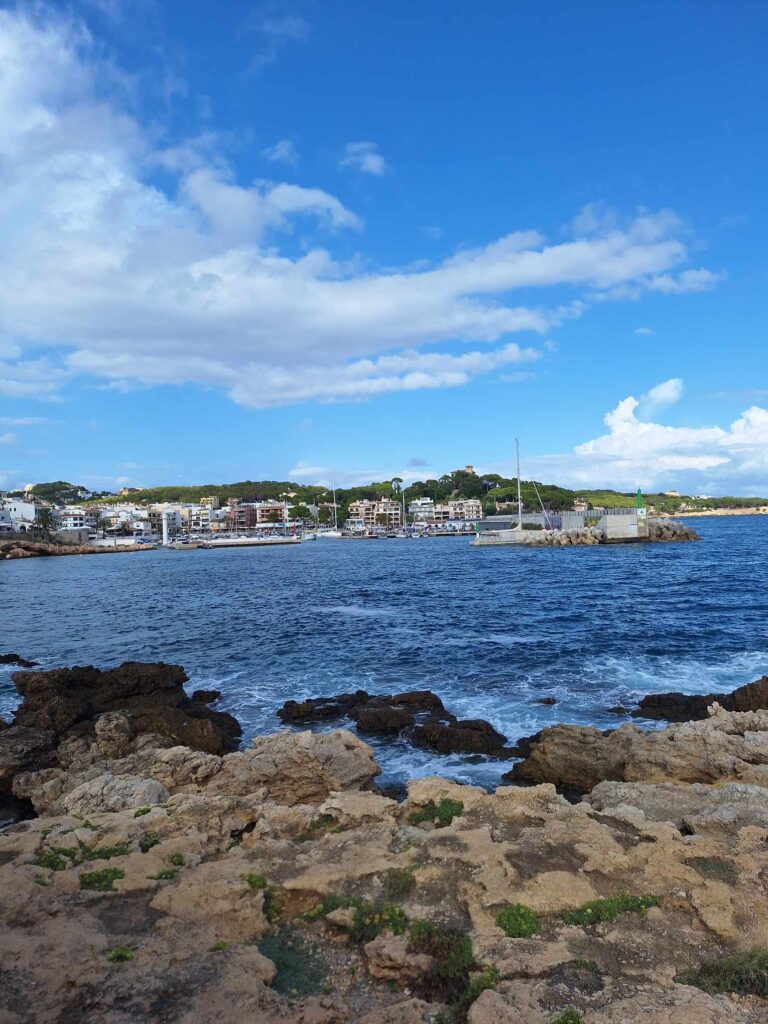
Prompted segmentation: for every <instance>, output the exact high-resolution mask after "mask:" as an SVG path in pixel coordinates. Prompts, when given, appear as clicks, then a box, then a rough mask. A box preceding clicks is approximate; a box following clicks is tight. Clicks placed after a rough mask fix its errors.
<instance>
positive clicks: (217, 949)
mask: <svg viewBox="0 0 768 1024" xmlns="http://www.w3.org/2000/svg"><path fill="white" fill-rule="evenodd" d="M225 949H229V943H228V942H225V941H224V939H219V941H218V942H214V944H213V945H212V946H211V948H210V949H209V950H208V952H209V953H223V952H224V950H225Z"/></svg>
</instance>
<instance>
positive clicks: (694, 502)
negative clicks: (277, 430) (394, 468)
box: [32, 470, 768, 521]
mask: <svg viewBox="0 0 768 1024" xmlns="http://www.w3.org/2000/svg"><path fill="white" fill-rule="evenodd" d="M401 486H403V483H402V481H401V480H399V479H397V478H396V479H395V480H384V481H380V482H372V483H370V484H366V485H364V486H359V487H347V488H337V489H336V500H337V502H338V505H339V520H340V521H341V520H342V518H344V517H345V516H346V513H347V509H348V508H349V505H350V503H351V502H353V501H357V500H360V499H363V498H368V499H371V500H374V499H377V498H392V497H394V498H399V493H400V487H401ZM521 487H522V495H523V505H524V506H525V507H526V508H527V509H531V510H538V509H539V508H540V507H541V504H543V505H544V506H545V507H546V508H548V509H553V510H555V511H558V510H562V509H569V508H573V503H574V501H575V500H576V499H577V498H582V499H584V500H586V501H587V502H589V504H590V506H591V507H593V508H622V507H624V508H630V507H633V506H634V505H635V502H636V500H637V495H636V492H634V491H614V490H579V491H575V490H572V489H570V488H567V487H560V486H558V485H557V484H546V483H541V482H539V481H532V480H523V481H522V484H521ZM32 493H33V495H34V496H35V497H37V498H41V499H43V500H45V501H51V502H54V503H55V504H70V505H71V504H79V503H82V502H83V500H85V499H86V497H87V496H88V495H89V492H88V491H87V490H86V489H85V488H83V487H79V486H78V485H76V484H70V483H67V482H66V481H63V480H56V481H53V482H52V483H41V484H35V486H34V487H33V488H32ZM210 495H215V496H216V497H218V499H219V501H220V503H221V504H222V505H224V504H226V502H227V499H229V498H239V499H240V500H241V501H277V500H288V501H290V502H291V503H292V504H302V505H312V504H315V503H317V504H323V503H327V502H330V501H331V492H330V489H328V488H325V487H317V486H314V485H312V486H309V485H307V484H299V483H295V482H293V481H290V480H241V481H239V482H237V483H230V484H216V483H210V484H195V485H175V486H167V487H148V488H140V489H136V490H131V492H130V493H128V494H109V495H95V494H94V495H90V497H89V498H88V500H98V501H99V502H100V503H101V502H107V503H115V502H123V501H130V502H135V503H136V504H140V505H150V504H155V503H157V502H166V501H168V502H176V501H178V502H195V503H196V502H199V501H200V500H201V499H202V498H205V497H208V496H210ZM419 497H429V498H432V499H433V500H434V501H435V502H436V503H439V502H445V501H448V500H452V499H456V498H479V499H480V501H481V502H482V504H483V508H484V510H485V514H486V515H495V514H497V513H504V512H509V511H510V510H511V506H514V504H515V502H516V501H517V480H515V479H514V478H508V477H502V476H499V475H498V474H496V473H487V474H478V473H472V472H469V471H467V470H456V471H454V472H452V473H446V474H444V475H443V476H441V477H439V478H437V479H428V480H417V481H415V482H413V483H410V484H408V485H407V487H406V501H411V500H412V499H413V498H419ZM643 499H644V502H645V504H646V505H652V506H654V507H655V508H656V509H657V510H658V511H660V512H678V511H680V509H681V506H685V508H687V509H705V508H749V507H754V506H757V505H765V504H768V499H767V498H760V497H754V498H736V497H720V498H693V497H690V496H686V495H674V494H654V493H650V494H645V495H644V496H643ZM505 505H506V506H507V507H506V508H505Z"/></svg>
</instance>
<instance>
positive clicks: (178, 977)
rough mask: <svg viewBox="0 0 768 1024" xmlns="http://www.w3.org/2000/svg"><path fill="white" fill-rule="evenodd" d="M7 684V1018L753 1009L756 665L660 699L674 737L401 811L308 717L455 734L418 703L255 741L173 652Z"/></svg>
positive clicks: (410, 1016)
mask: <svg viewBox="0 0 768 1024" xmlns="http://www.w3.org/2000/svg"><path fill="white" fill-rule="evenodd" d="M3 657H4V658H6V659H9V660H13V661H15V663H16V664H26V665H30V662H25V661H24V659H23V658H21V656H20V655H17V654H14V655H5V656H3ZM12 678H13V681H14V683H15V685H16V687H17V690H18V692H19V694H20V696H21V698H22V701H21V704H20V706H19V707H18V709H17V712H16V715H15V718H14V720H13V722H12V723H2V724H0V794H2V795H4V796H5V798H6V799H10V798H11V797H13V798H15V799H16V800H17V801H18V802H19V805H20V807H21V808H22V809H25V811H26V813H25V815H24V816H23V818H22V820H17V821H16V822H15V823H14V824H11V825H10V826H8V827H6V828H4V829H0V887H1V888H2V892H3V894H4V898H3V900H2V901H1V902H0V924H1V927H0V962H2V985H3V1005H4V1013H5V1014H6V1016H7V1019H8V1021H9V1024H37V1022H40V1024H42V1022H43V1021H45V1022H49V1021H56V1020H65V1019H67V1020H68V1019H75V1018H82V1019H87V1020H88V1021H89V1022H92V1024H117V1022H119V1021H123V1020H127V1019H131V1020H157V1019H160V1015H162V1020H163V1021H164V1022H166V1024H189V1022H191V1021H197V1020H216V1021H217V1022H218V1024H241V1022H242V1021H243V1020H254V1021H259V1024H278V1022H279V1024H624V1022H630V1021H631V1022H633V1024H635V1022H642V1024H667V1022H669V1021H677V1020H679V1021H685V1022H686V1024H762V1022H764V1021H765V1020H766V1019H767V1015H768V925H767V924H766V922H767V921H768V890H766V887H765V884H764V872H765V845H766V834H767V832H768V800H767V799H766V791H767V790H768V677H763V678H762V679H760V680H757V681H756V682H754V683H750V684H748V685H746V686H743V687H740V688H738V689H737V690H735V691H733V693H730V694H708V695H703V696H698V697H696V696H693V697H691V696H684V695H681V694H674V693H672V694H664V695H649V697H647V698H644V700H642V701H640V703H639V705H638V708H637V709H636V714H637V715H638V716H642V717H647V718H666V719H667V720H668V721H670V722H671V724H669V725H668V726H667V727H666V728H662V729H654V730H651V731H647V730H644V729H642V728H640V727H639V726H638V725H637V724H625V725H622V726H621V727H620V728H619V729H617V730H609V731H607V732H600V731H599V730H597V729H590V728H588V727H583V726H574V725H567V724H560V725H553V726H550V727H547V728H545V729H543V730H542V731H541V732H540V733H538V734H537V735H536V736H533V737H527V738H523V739H518V740H517V744H516V748H515V751H514V752H512V751H510V753H511V754H513V756H515V757H517V758H518V760H517V761H516V763H515V764H514V766H513V769H512V773H511V775H512V779H511V782H512V783H513V784H508V785H499V787H498V788H497V789H496V790H495V792H492V793H491V792H486V791H485V790H483V789H480V788H478V787H476V786H468V785H458V784H456V783H454V782H452V781H450V780H449V779H446V778H441V777H439V776H432V777H429V778H422V779H418V780H415V781H412V782H409V783H408V784H407V787H406V788H405V791H404V792H402V793H398V794H397V796H398V798H399V799H392V796H391V794H390V793H387V792H383V791H382V790H381V789H379V788H378V787H377V785H376V779H377V776H378V775H379V773H380V770H379V767H378V765H377V764H376V761H375V759H374V756H373V752H372V750H371V749H370V747H368V746H367V745H366V744H365V743H364V742H363V740H362V739H361V738H360V736H359V735H355V734H354V733H353V732H351V731H349V728H346V727H341V728H334V729H332V730H331V731H321V732H313V731H308V730H305V729H303V728H301V727H302V726H303V725H305V724H306V722H307V721H310V720H312V718H313V716H314V718H315V721H320V720H322V726H323V729H324V730H325V729H327V726H328V724H334V725H336V724H340V725H341V724H345V720H347V721H348V722H352V721H355V722H356V727H357V730H358V733H360V734H361V735H362V734H363V733H364V731H365V729H366V728H369V729H370V728H371V726H372V725H376V727H377V728H379V729H380V730H381V731H389V732H390V735H391V736H392V737H393V739H394V740H395V741H399V738H400V733H401V731H402V729H403V728H405V729H409V728H410V729H414V728H417V727H423V726H424V725H425V724H426V723H425V721H424V720H423V719H419V715H420V714H422V713H423V714H424V715H425V716H426V718H428V719H431V720H432V724H438V725H442V726H451V725H452V724H453V725H456V726H458V727H459V730H461V729H462V728H464V727H465V726H466V725H467V723H461V722H457V721H456V719H454V718H453V716H450V715H449V714H448V713H447V712H446V711H445V709H444V708H443V706H442V703H441V702H440V700H439V698H438V697H437V695H435V694H429V693H428V692H427V691H419V692H417V693H416V694H398V695H394V696H387V697H382V696H381V695H370V694H365V693H362V692H358V693H356V694H346V695H345V694H341V695H337V696H336V697H334V698H313V699H311V700H305V701H299V702H296V701H294V702H287V703H286V704H285V705H284V707H283V709H282V712H283V713H282V715H281V717H283V719H284V720H286V721H289V722H291V723H294V724H295V725H296V726H297V727H296V728H291V729H285V730H283V731H281V732H278V733H276V734H270V735H261V736H256V737H255V738H254V739H253V740H252V741H251V742H250V743H249V744H248V745H246V746H242V747H241V743H240V739H241V735H240V734H241V730H240V726H239V724H238V723H237V721H236V720H235V719H234V718H233V717H232V716H231V715H227V714H226V713H224V712H220V711H217V710H215V707H214V705H215V704H216V701H217V699H218V698H219V696H220V695H219V694H218V693H217V692H216V691H196V692H194V693H192V694H191V695H187V693H186V691H185V690H184V683H185V682H186V681H187V677H186V674H185V673H184V670H183V669H182V668H181V667H180V666H177V665H164V664H141V663H126V664H124V665H121V666H118V667H117V668H114V669H110V670H107V671H100V670H98V669H94V668H73V669H55V670H51V671H34V670H32V671H19V672H15V673H14V674H13V677H12ZM322 701H325V703H322ZM622 710H626V709H622ZM408 716H410V717H408ZM334 718H337V719H339V721H338V723H337V722H334V721H333V719H334ZM436 719H439V721H436ZM451 720H452V721H451ZM485 724H487V723H485ZM361 726H362V727H361ZM469 731H470V732H472V731H473V730H472V729H470V730H469ZM474 732H475V733H476V734H478V735H479V734H481V733H482V732H483V730H482V728H481V726H480V724H479V723H474ZM488 738H489V739H490V741H491V742H492V743H497V742H498V740H497V739H496V738H495V737H492V736H490V737H488ZM499 739H500V740H502V741H505V742H506V740H505V738H504V737H499ZM437 749H439V748H437ZM468 749H472V748H468ZM467 756H479V755H478V754H471V753H467ZM500 782H501V780H500ZM515 783H519V784H515ZM564 794H565V795H564ZM566 795H567V799H566ZM62 980H65V981H66V983H65V984H62Z"/></svg>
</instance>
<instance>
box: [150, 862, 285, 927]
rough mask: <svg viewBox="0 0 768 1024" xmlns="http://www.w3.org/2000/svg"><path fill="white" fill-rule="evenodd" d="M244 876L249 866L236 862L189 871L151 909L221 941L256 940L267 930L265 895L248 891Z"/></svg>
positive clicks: (207, 864)
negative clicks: (209, 930)
mask: <svg viewBox="0 0 768 1024" xmlns="http://www.w3.org/2000/svg"><path fill="white" fill-rule="evenodd" d="M246 874H248V865H247V864H246V863H245V862H243V861H241V860H239V859H236V860H224V861H218V862H217V861H212V862H209V863H205V864H200V865H198V866H197V867H194V868H188V869H186V870H185V871H184V873H183V874H182V875H181V876H180V878H179V880H178V882H176V884H174V885H171V886H168V888H166V889H162V890H161V891H160V892H158V894H157V895H156V896H155V897H154V899H153V900H152V907H153V908H154V909H155V910H160V911H162V912H163V913H165V914H169V915H170V916H171V917H175V918H178V919H179V920H180V921H184V922H187V923H188V924H190V925H192V926H200V927H202V926H205V927H210V928H213V929H214V931H215V932H216V935H217V936H218V937H219V939H221V940H223V941H228V942H240V941H244V940H246V939H253V938H258V937H259V936H260V935H263V934H264V932H265V931H266V930H267V928H268V927H269V923H268V921H267V919H266V917H265V916H264V891H263V890H262V889H253V888H251V886H250V885H249V884H248V882H247V881H245V878H244V876H245V875H246Z"/></svg>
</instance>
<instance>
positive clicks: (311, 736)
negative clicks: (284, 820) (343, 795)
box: [209, 729, 381, 805]
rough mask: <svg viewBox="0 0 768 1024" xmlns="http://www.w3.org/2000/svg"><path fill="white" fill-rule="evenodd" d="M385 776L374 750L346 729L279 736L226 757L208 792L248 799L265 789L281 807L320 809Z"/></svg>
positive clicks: (256, 741)
mask: <svg viewBox="0 0 768 1024" xmlns="http://www.w3.org/2000/svg"><path fill="white" fill-rule="evenodd" d="M380 771H381V769H380V768H379V766H378V765H377V764H376V762H375V760H374V758H373V752H372V751H371V748H370V747H368V746H367V745H366V744H365V743H363V742H362V741H361V740H359V739H358V738H357V737H356V736H353V735H352V733H350V732H348V731H347V730H345V729H336V730H334V731H333V732H328V733H311V732H301V733H290V732H280V733H277V734H275V735H273V736H257V737H256V738H255V739H254V741H253V747H252V749H250V750H244V751H241V752H239V753H237V754H229V755H228V756H227V757H225V758H224V759H223V762H222V765H221V770H220V771H219V772H218V773H217V774H216V775H215V777H214V778H213V779H212V780H211V782H210V783H209V789H210V790H211V792H218V793H229V794H242V795H245V794H247V793H252V792H254V791H255V790H257V789H260V788H262V787H263V788H264V789H265V790H266V792H267V793H268V795H269V796H270V797H271V798H272V799H273V800H275V801H277V802H278V803H284V804H289V805H290V804H299V803H321V802H322V801H323V800H325V798H326V797H327V796H328V795H329V794H330V793H333V792H335V791H338V790H346V789H361V788H363V787H364V786H368V785H370V784H371V782H372V781H373V779H374V778H375V777H376V776H377V775H378V774H379V773H380Z"/></svg>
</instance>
